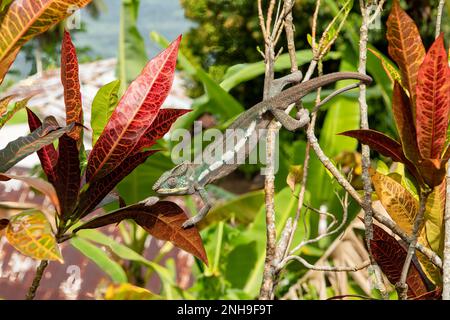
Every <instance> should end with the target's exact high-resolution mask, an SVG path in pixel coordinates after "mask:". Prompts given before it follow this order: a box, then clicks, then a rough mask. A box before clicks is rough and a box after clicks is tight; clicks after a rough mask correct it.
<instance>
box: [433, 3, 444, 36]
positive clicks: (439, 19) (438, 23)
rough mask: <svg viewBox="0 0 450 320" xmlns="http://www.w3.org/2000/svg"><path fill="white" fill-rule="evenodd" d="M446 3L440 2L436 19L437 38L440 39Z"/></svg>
mask: <svg viewBox="0 0 450 320" xmlns="http://www.w3.org/2000/svg"><path fill="white" fill-rule="evenodd" d="M444 3H445V0H439V5H438V12H437V17H436V33H435V36H436V38H437V37H439V34H440V33H441V24H442V11H444Z"/></svg>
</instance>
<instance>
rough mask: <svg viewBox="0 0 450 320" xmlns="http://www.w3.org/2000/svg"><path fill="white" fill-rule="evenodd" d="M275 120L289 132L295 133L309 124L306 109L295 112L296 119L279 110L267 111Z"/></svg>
mask: <svg viewBox="0 0 450 320" xmlns="http://www.w3.org/2000/svg"><path fill="white" fill-rule="evenodd" d="M269 111H270V112H272V114H273V116H274V117H275V119H276V120H277V121H278V122H279V123H281V125H282V126H283V127H284V128H286V129H287V130H289V131H296V130H298V129H300V128H303V127H304V126H306V125H307V124H308V123H309V111H308V110H307V109H300V110H299V111H298V112H297V115H296V119H294V118H293V117H291V116H290V115H288V114H287V113H286V112H284V111H283V110H281V109H275V108H274V109H269Z"/></svg>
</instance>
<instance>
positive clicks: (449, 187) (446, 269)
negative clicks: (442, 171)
mask: <svg viewBox="0 0 450 320" xmlns="http://www.w3.org/2000/svg"><path fill="white" fill-rule="evenodd" d="M444 237H445V238H444V261H443V266H442V269H443V275H442V286H443V288H442V300H450V161H448V162H447V177H446V192H445V214H444Z"/></svg>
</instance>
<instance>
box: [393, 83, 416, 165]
mask: <svg viewBox="0 0 450 320" xmlns="http://www.w3.org/2000/svg"><path fill="white" fill-rule="evenodd" d="M392 111H393V113H394V118H395V124H396V125H397V130H398V134H399V136H400V140H401V141H402V147H403V151H404V153H405V156H406V157H407V158H408V159H409V160H411V161H412V162H413V163H416V164H417V163H418V161H419V159H420V155H419V149H418V147H417V140H416V128H415V126H414V120H413V115H412V107H411V102H410V100H409V98H408V96H407V95H406V92H405V91H404V90H403V88H402V86H401V85H400V84H399V83H398V82H397V81H395V84H394V92H393V98H392Z"/></svg>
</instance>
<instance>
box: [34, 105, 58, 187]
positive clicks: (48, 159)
mask: <svg viewBox="0 0 450 320" xmlns="http://www.w3.org/2000/svg"><path fill="white" fill-rule="evenodd" d="M27 114H28V126H29V127H30V131H31V132H33V131H34V130H36V129H37V128H39V127H40V126H41V125H42V122H41V120H40V119H39V117H38V116H37V115H36V114H35V113H34V112H33V111H31V110H30V109H28V108H27ZM37 154H38V156H39V160H40V162H41V166H42V170H44V173H45V175H46V176H47V180H48V181H49V182H50V183H52V184H53V183H54V182H55V177H56V174H55V170H54V167H55V165H56V162H57V161H58V152H57V151H56V149H55V146H54V145H53V143H51V144H49V145H46V146H45V147H43V148H42V149H40V150H38V152H37Z"/></svg>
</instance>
